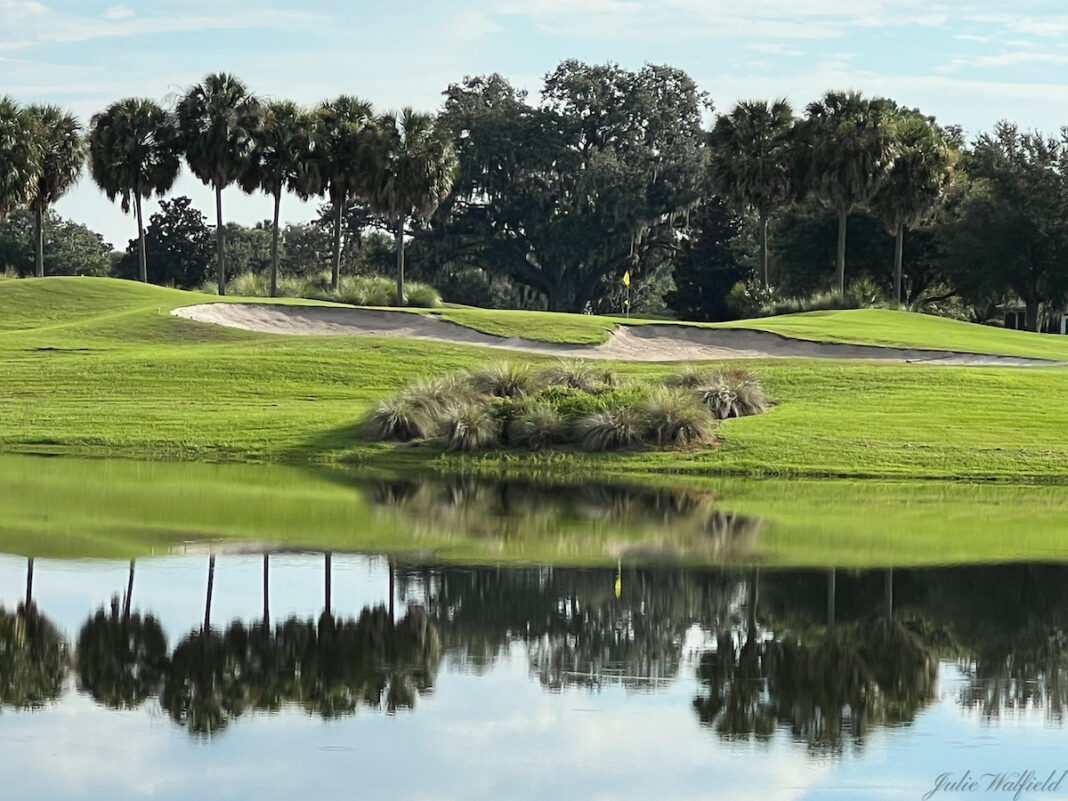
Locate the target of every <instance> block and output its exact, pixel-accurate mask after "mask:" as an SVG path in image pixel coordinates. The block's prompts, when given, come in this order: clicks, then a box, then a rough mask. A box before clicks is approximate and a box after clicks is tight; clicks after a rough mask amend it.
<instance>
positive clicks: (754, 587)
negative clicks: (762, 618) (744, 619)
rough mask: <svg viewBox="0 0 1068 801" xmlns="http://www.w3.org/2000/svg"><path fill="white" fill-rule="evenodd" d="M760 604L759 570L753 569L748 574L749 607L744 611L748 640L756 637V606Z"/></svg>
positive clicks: (757, 568)
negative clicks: (746, 615) (747, 624)
mask: <svg viewBox="0 0 1068 801" xmlns="http://www.w3.org/2000/svg"><path fill="white" fill-rule="evenodd" d="M759 602H760V568H759V567H754V568H753V569H752V571H751V572H750V574H749V603H748V604H747V606H748V607H749V608H748V609H747V610H746V611H747V613H748V617H749V638H750V639H752V638H753V637H755V636H756V628H757V604H758V603H759Z"/></svg>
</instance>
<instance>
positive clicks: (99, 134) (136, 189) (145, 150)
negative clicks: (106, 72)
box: [89, 97, 181, 283]
mask: <svg viewBox="0 0 1068 801" xmlns="http://www.w3.org/2000/svg"><path fill="white" fill-rule="evenodd" d="M179 169H181V156H180V148H179V142H178V128H177V126H176V125H175V120H174V117H173V116H172V115H170V114H168V113H167V112H166V111H164V110H163V109H162V108H160V106H159V104H157V103H156V102H155V101H153V100H146V99H144V98H139V97H131V98H127V99H126V100H120V101H118V102H117V103H112V104H111V105H110V106H108V107H107V109H105V110H104V111H102V112H101V113H99V114H97V115H95V116H94V117H93V119H92V122H91V123H90V125H89V173H90V175H92V176H93V180H94V181H95V182H96V185H97V186H99V187H100V189H101V191H103V193H104V194H105V195H107V196H108V200H110V201H111V202H113V203H114V202H115V198H122V211H123V213H124V214H129V213H130V201H131V200H133V207H134V211H135V213H136V216H137V243H138V257H139V267H140V271H139V278H140V279H141V280H142V281H144V282H145V283H148V262H147V260H146V256H145V225H144V219H143V218H142V215H141V200H142V198H147V197H151V196H152V195H153V194H155V195H157V196H159V197H163V195H164V194H165V193H166V192H167V191H169V190H170V188H171V187H172V186H174V181H175V179H176V178H177V177H178V171H179Z"/></svg>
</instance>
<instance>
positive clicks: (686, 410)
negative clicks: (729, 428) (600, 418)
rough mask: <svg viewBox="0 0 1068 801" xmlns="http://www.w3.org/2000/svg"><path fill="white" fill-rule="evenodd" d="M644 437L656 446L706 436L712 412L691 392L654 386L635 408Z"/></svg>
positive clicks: (681, 443)
mask: <svg viewBox="0 0 1068 801" xmlns="http://www.w3.org/2000/svg"><path fill="white" fill-rule="evenodd" d="M638 414H639V415H640V417H641V421H642V426H643V428H644V433H645V436H646V437H647V438H648V439H649V440H650V441H651V442H654V443H656V444H657V445H685V444H686V443H689V442H697V441H700V440H703V439H707V438H708V435H709V432H710V431H711V429H712V422H713V421H712V415H711V413H710V412H709V410H708V408H707V407H706V406H705V405H704V404H703V403H702V402H701V401H700V400H698V398H697V396H696V395H694V393H693V392H692V391H687V390H684V389H674V388H669V387H657V388H656V389H654V390H653V391H652V392H650V393H649V397H648V398H647V399H646V400H645V401H644V402H643V403H642V404H641V406H640V407H639V408H638Z"/></svg>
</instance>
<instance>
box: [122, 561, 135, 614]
mask: <svg viewBox="0 0 1068 801" xmlns="http://www.w3.org/2000/svg"><path fill="white" fill-rule="evenodd" d="M133 582H134V560H133V559H131V560H130V577H129V578H128V579H127V580H126V599H125V600H124V601H123V602H122V616H123V618H124V619H127V620H128V619H129V618H130V604H131V602H132V601H133Z"/></svg>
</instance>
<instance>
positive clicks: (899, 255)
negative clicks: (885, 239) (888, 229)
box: [894, 223, 905, 304]
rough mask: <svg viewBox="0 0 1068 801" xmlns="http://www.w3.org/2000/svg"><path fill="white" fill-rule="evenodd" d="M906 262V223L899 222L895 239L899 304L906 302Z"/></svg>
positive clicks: (896, 295) (895, 292)
mask: <svg viewBox="0 0 1068 801" xmlns="http://www.w3.org/2000/svg"><path fill="white" fill-rule="evenodd" d="M904 262H905V224H904V223H898V224H897V237H896V239H895V240H894V287H895V289H894V295H895V297H896V298H897V302H898V303H899V304H901V303H904V302H905V286H904Z"/></svg>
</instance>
